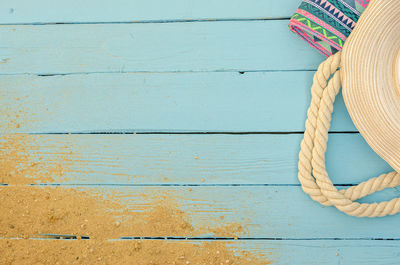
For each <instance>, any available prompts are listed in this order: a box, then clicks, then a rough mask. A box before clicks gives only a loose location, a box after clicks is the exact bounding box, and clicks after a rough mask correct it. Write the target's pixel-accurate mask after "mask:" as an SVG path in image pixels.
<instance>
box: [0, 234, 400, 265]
mask: <svg viewBox="0 0 400 265" xmlns="http://www.w3.org/2000/svg"><path fill="white" fill-rule="evenodd" d="M48 242H49V241H46V243H48ZM157 242H159V244H160V247H162V246H165V241H162V242H160V241H156V242H154V241H153V242H152V244H153V245H155V246H157ZM224 242H226V244H227V246H228V247H227V248H228V249H232V250H233V251H235V250H236V251H241V250H245V251H248V252H249V253H250V254H251V255H253V256H256V257H257V256H258V257H260V256H261V255H264V256H265V259H266V260H269V261H272V262H273V263H272V264H282V265H285V264H293V265H297V264H299V265H303V264H324V265H325V264H326V265H337V264H339V265H355V264H365V265H376V264H379V265H389V264H390V265H392V264H397V263H398V259H399V258H398V255H399V247H400V246H399V244H400V243H399V242H398V241H358V240H348V241H310V240H299V241H292V242H290V241H283V242H282V241H278V242H276V241H240V242H238V241H236V242H234V241H224ZM0 243H2V242H1V241H0ZM37 243H38V242H37V241H33V242H32V241H28V240H19V241H12V244H13V245H14V246H20V247H21V248H22V247H23V246H24V245H26V244H31V245H34V244H37ZM52 243H53V244H54V248H55V249H59V248H61V246H70V245H73V244H74V243H77V244H79V245H84V243H85V242H82V241H68V242H65V241H63V242H60V241H52ZM126 243H127V242H126V241H124V244H126ZM220 243H221V242H220ZM116 244H122V243H120V242H117V243H116ZM168 244H196V245H197V244H201V243H199V242H198V241H189V240H185V241H173V242H168ZM217 244H218V243H217ZM167 247H168V245H167ZM124 255H129V252H128V251H126V253H123V254H122V255H121V256H120V257H119V258H121V259H123V258H124Z"/></svg>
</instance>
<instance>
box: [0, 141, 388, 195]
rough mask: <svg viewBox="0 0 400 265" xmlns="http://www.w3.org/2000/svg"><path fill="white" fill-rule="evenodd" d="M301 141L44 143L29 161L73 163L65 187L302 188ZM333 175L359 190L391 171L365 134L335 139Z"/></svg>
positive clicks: (329, 162) (330, 159)
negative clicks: (361, 184) (299, 171)
mask: <svg viewBox="0 0 400 265" xmlns="http://www.w3.org/2000/svg"><path fill="white" fill-rule="evenodd" d="M301 138H302V135H140V134H137V135H70V136H66V135H40V136H32V137H31V139H32V141H33V143H34V144H32V145H30V146H32V149H33V150H31V151H30V153H31V155H32V157H41V158H42V163H44V164H49V165H51V164H55V163H59V159H61V158H63V157H65V156H66V155H67V156H66V158H67V161H63V162H62V165H63V166H64V167H63V171H64V177H65V179H56V182H57V183H70V184H78V183H82V184H95V183H97V184H124V185H125V184H127V185H170V184H171V185H181V184H182V185H187V184H192V185H215V184H224V185H229V184H243V185H249V184H262V185H264V184H267V185H298V180H297V161H298V158H297V157H298V151H299V146H300V141H301ZM70 152H72V153H71V154H70ZM60 154H61V156H60ZM195 157H197V159H195ZM327 167H328V171H329V173H330V174H331V175H332V181H333V182H334V183H335V184H354V183H359V182H362V181H365V180H367V179H368V178H370V177H373V176H377V175H379V174H382V173H385V172H389V171H391V168H390V167H389V166H388V165H387V164H386V163H385V162H384V161H383V160H382V159H381V158H380V157H378V156H377V155H376V154H375V153H374V151H372V149H371V148H370V147H369V146H368V145H367V144H366V142H365V141H364V139H363V138H362V137H361V136H360V135H358V134H333V135H330V140H329V142H328V152H327ZM202 180H203V181H202ZM0 182H1V181H0ZM298 189H300V188H298Z"/></svg>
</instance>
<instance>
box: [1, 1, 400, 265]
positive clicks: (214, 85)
mask: <svg viewBox="0 0 400 265" xmlns="http://www.w3.org/2000/svg"><path fill="white" fill-rule="evenodd" d="M298 4H299V0H285V1H272V0H268V1H267V0H265V1H260V0H252V1H236V0H235V1H225V0H223V1H222V0H221V1H208V0H207V1H182V0H170V1H161V0H151V1H142V2H140V3H139V2H138V1H125V0H116V1H112V2H108V3H106V2H105V1H94V0H88V1H84V2H82V1H80V2H77V1H58V2H54V1H49V0H40V1H35V2H32V1H22V0H16V1H10V0H5V1H2V2H1V3H0V24H2V25H3V26H1V27H0V39H1V45H0V86H1V91H0V103H1V105H0V113H1V114H3V113H5V112H6V113H8V116H7V115H3V117H2V121H1V126H2V127H1V132H2V133H4V132H31V133H51V132H56V133H68V132H76V133H93V132H97V133H105V132H138V133H143V132H162V133H183V134H177V135H142V134H137V135H93V134H86V135H39V136H31V137H32V138H34V139H35V140H34V141H33V142H31V143H32V144H33V145H34V148H33V149H32V150H31V151H30V154H31V155H33V156H39V157H43V160H44V161H48V162H54V163H58V162H59V161H58V160H57V157H58V156H62V157H63V160H62V161H63V163H65V164H64V167H65V168H64V176H65V177H66V178H67V179H66V180H58V181H57V182H58V183H60V184H61V185H64V184H67V185H71V184H74V185H76V187H77V188H78V187H79V188H80V189H88V188H94V187H96V188H100V189H102V190H103V191H104V192H105V193H108V192H109V191H111V190H114V191H115V190H118V191H119V192H120V195H124V194H125V195H126V196H125V198H126V200H127V202H126V203H127V205H130V207H132V208H135V209H144V208H146V207H151V206H152V203H153V202H151V201H150V200H149V201H145V199H143V198H146V197H147V198H150V197H151V195H152V194H157V193H158V194H160V193H167V194H174V196H175V198H176V200H177V201H178V203H179V205H180V206H181V207H182V209H184V210H185V211H186V212H187V213H189V215H190V216H191V220H192V222H193V223H194V224H196V223H197V224H200V223H209V224H210V225H211V226H213V225H214V226H216V225H217V224H218V222H220V219H219V216H220V215H224V216H225V219H224V220H226V221H227V222H229V221H232V222H237V223H242V224H243V225H246V226H247V227H248V229H249V230H248V232H246V234H245V235H243V236H242V239H243V240H242V241H235V242H232V244H233V245H236V246H237V247H238V248H241V249H248V250H250V251H252V252H254V253H264V254H266V255H267V256H270V257H271V259H272V260H274V264H351V265H353V264H371V265H372V264H398V263H399V260H400V258H399V255H400V254H399V243H398V242H399V241H398V240H399V238H400V234H399V233H400V229H399V228H398V222H399V217H398V216H392V217H385V218H377V219H357V218H353V217H348V216H346V215H344V214H342V213H340V212H338V211H337V210H335V209H334V208H326V207H322V206H320V205H319V204H317V203H315V202H313V201H312V200H311V199H310V198H309V197H308V196H307V195H305V194H304V193H303V192H302V191H301V188H300V187H299V186H298V182H297V179H296V174H297V172H296V167H297V153H298V150H299V143H300V140H301V137H302V135H301V132H302V131H303V130H304V120H305V111H306V108H307V106H308V103H309V100H310V95H309V94H310V92H309V88H310V85H311V82H312V75H313V71H314V70H315V69H316V68H317V66H318V64H319V63H320V62H321V61H322V60H323V57H322V56H321V55H319V54H317V53H316V52H315V51H314V50H312V49H311V48H309V47H307V45H306V44H305V43H304V42H303V41H301V40H300V39H299V38H298V37H296V36H294V35H293V34H292V33H290V32H289V30H288V28H287V23H288V20H287V18H288V17H289V16H290V15H291V14H292V13H293V12H294V10H295V9H296V7H297V6H298ZM110 10H113V12H110ZM211 20H213V21H211ZM57 23H66V24H57ZM43 75H44V76H43ZM46 75H50V76H46ZM19 111H21V113H19ZM16 115H20V117H16ZM10 124H11V127H8V128H5V127H4V125H10ZM16 127H18V128H16ZM332 131H336V132H337V131H343V132H347V133H340V134H331V135H330V141H329V143H328V153H327V163H328V171H329V172H330V174H331V175H332V179H333V181H334V183H335V184H355V183H359V182H361V181H363V180H366V179H367V178H370V177H373V176H376V175H378V174H380V173H384V172H387V171H389V170H390V167H389V166H388V165H387V164H386V163H385V162H384V161H383V160H381V159H380V158H379V157H378V156H377V155H376V154H375V153H374V152H373V151H372V150H371V149H370V148H369V147H368V145H367V144H366V143H365V141H364V140H363V139H362V138H361V136H360V135H358V134H353V133H349V132H353V131H356V129H355V127H354V126H353V125H352V122H351V121H350V118H349V117H348V114H347V111H346V110H345V107H344V103H343V100H342V98H341V96H339V99H338V102H337V103H336V104H335V114H334V118H333V125H332ZM185 132H186V133H188V132H197V133H200V132H225V133H228V132H235V133H241V132H244V133H246V132H259V133H262V134H260V135H252V134H250V135H248V134H247V135H227V134H224V135H210V134H204V135H188V134H185ZM271 132H274V133H278V134H270V133H271ZM282 133H290V134H282ZM195 157H196V158H197V159H195ZM88 184H90V185H88ZM92 184H93V185H94V187H93V185H92ZM187 185H190V186H191V187H187ZM3 188H7V187H3ZM189 188H190V189H189ZM339 188H342V186H339ZM137 194H147V195H149V196H137V197H135V198H142V200H143V201H141V202H140V201H136V204H132V201H133V202H135V201H134V200H129V198H131V199H132V198H133V197H134V196H135V195H137ZM394 196H399V191H398V189H392V190H387V191H383V192H380V193H379V194H376V195H373V196H371V197H370V198H367V199H365V200H364V201H373V200H375V199H376V200H382V199H389V198H392V197H394ZM128 236H137V235H128ZM254 238H258V240H253V239H254ZM380 239H383V240H380ZM278 240H279V241H278Z"/></svg>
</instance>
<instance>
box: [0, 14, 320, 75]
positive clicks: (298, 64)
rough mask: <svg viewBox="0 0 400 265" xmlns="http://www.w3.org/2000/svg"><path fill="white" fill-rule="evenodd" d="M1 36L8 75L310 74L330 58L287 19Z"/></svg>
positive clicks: (14, 29) (5, 30)
mask: <svg viewBox="0 0 400 265" xmlns="http://www.w3.org/2000/svg"><path fill="white" fill-rule="evenodd" d="M0 36H1V38H2V44H1V49H0V60H2V61H3V62H4V63H1V64H0V72H1V73H2V74H17V73H18V74H21V73H34V74H54V73H57V74H66V73H76V72H85V73H86V72H138V71H139V72H165V71H167V72H171V71H258V70H304V69H316V67H317V65H318V64H319V63H320V62H321V60H322V58H323V57H322V55H319V54H318V53H316V52H315V51H313V50H312V49H310V48H309V47H307V46H306V45H304V43H303V41H301V40H300V38H298V37H297V36H295V35H294V34H293V33H291V32H290V31H289V30H288V21H281V20H273V21H246V22H212V23H161V24H153V23H144V24H92V25H81V24H76V25H75V24H72V25H42V26H24V25H22V26H2V27H0ZM271 51H274V52H271Z"/></svg>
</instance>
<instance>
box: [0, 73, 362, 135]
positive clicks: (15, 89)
mask: <svg viewBox="0 0 400 265" xmlns="http://www.w3.org/2000/svg"><path fill="white" fill-rule="evenodd" d="M312 78H313V72H308V71H300V72H297V71H295V72H262V73H260V72H257V73H254V72H253V73H245V74H239V73H237V72H236V73H235V72H233V73H151V74H150V73H136V74H89V75H85V74H83V75H67V76H50V77H38V76H33V75H24V76H19V75H18V76H0V82H1V85H2V91H1V92H0V94H3V95H4V96H5V97H7V98H6V99H5V100H4V102H5V103H4V104H3V105H1V106H0V111H1V110H4V111H6V112H7V113H9V114H10V116H9V117H3V119H2V120H1V122H0V124H2V125H3V126H4V125H8V124H10V121H11V120H13V119H15V116H16V113H18V112H19V111H22V112H23V116H24V117H23V118H21V119H20V121H19V122H18V123H17V124H18V126H19V128H18V129H16V130H14V131H17V132H35V133H44V132H94V131H97V132H110V131H119V132H126V131H128V132H129V131H130V132H133V131H136V132H140V131H158V132H160V131H161V132H184V131H198V132H207V131H209V132H210V131H212V132H293V131H297V132H301V131H303V130H304V122H305V116H306V110H307V108H308V102H309V101H310V87H311V84H312ZM17 99H18V100H17ZM14 125H15V126H16V124H14ZM15 126H14V127H15ZM8 129H10V128H8ZM11 129H15V128H11ZM332 131H356V129H355V127H354V125H353V123H352V122H351V120H350V118H349V116H348V114H347V110H346V108H345V106H344V103H343V99H342V97H341V96H339V97H338V100H337V102H336V103H335V114H334V115H333V122H332Z"/></svg>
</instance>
